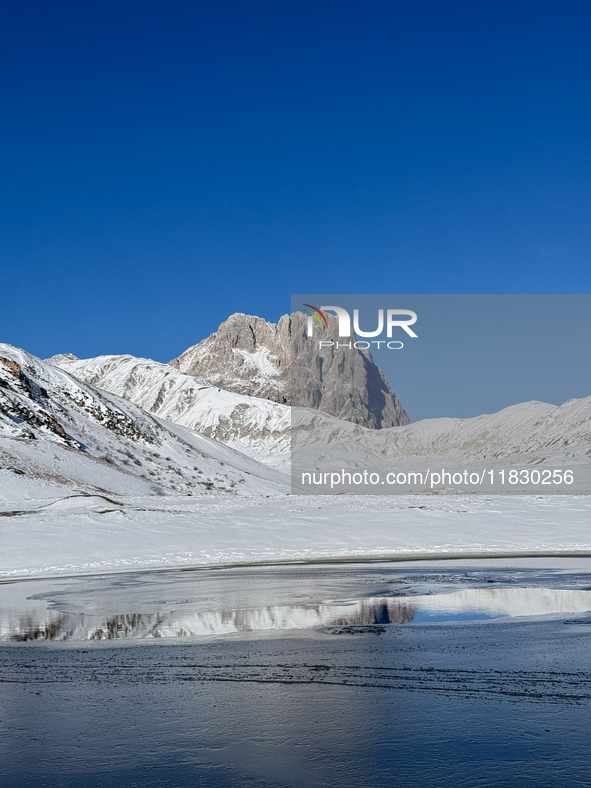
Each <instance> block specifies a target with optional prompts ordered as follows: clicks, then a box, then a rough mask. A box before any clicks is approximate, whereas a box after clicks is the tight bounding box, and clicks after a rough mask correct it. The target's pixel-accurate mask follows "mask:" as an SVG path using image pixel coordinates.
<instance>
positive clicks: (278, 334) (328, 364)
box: [170, 312, 410, 429]
mask: <svg viewBox="0 0 591 788" xmlns="http://www.w3.org/2000/svg"><path fill="white" fill-rule="evenodd" d="M327 318H328V329H325V331H326V335H323V336H324V338H330V337H331V336H334V337H337V336H338V320H337V318H336V316H335V315H328V316H327ZM306 329H307V317H306V315H304V314H302V313H301V312H294V313H293V314H291V315H283V316H282V317H281V319H280V320H279V322H278V323H277V324H275V323H269V322H267V321H266V320H263V319H262V318H260V317H253V316H252V315H243V314H241V313H237V314H234V315H231V316H230V317H229V318H228V320H226V321H225V322H224V323H222V325H221V326H220V327H219V329H218V330H217V331H215V332H214V333H213V334H211V335H210V336H209V337H207V339H204V340H203V341H201V342H199V343H198V344H197V345H194V346H193V347H190V348H189V349H188V350H186V351H185V352H184V353H182V354H181V355H180V356H179V357H178V358H176V359H173V360H172V361H171V362H170V364H171V366H173V367H174V368H175V369H178V370H179V371H180V372H184V373H186V374H188V375H193V376H195V377H196V378H198V379H199V380H203V381H205V382H207V383H209V384H210V385H213V386H216V387H218V388H220V389H226V390H227V391H232V392H235V393H237V394H247V395H249V396H254V397H260V398H265V399H269V400H272V401H274V402H279V403H285V404H291V405H297V406H298V407H304V408H313V409H316V410H319V411H322V412H323V413H327V414H329V415H331V416H336V417H337V418H339V419H344V420H345V421H350V422H352V423H353V424H361V425H363V426H365V427H370V428H373V429H376V428H377V429H380V428H383V427H395V426H398V425H401V424H408V423H409V421H410V419H409V418H408V415H407V413H406V412H405V410H404V408H403V407H402V405H401V404H400V402H399V401H398V399H397V398H396V396H395V394H394V392H393V391H392V389H391V388H390V385H389V384H388V381H387V380H386V378H385V376H384V373H383V372H382V370H381V369H380V368H379V367H378V366H377V365H376V364H375V363H374V361H373V359H372V357H371V354H370V353H369V352H368V351H366V350H357V349H356V348H354V347H353V348H343V347H341V348H340V349H336V346H335V347H333V346H329V347H323V348H319V345H318V343H317V342H315V341H312V340H310V339H308V338H307V334H306ZM351 340H352V341H355V336H354V334H353V333H352V334H351Z"/></svg>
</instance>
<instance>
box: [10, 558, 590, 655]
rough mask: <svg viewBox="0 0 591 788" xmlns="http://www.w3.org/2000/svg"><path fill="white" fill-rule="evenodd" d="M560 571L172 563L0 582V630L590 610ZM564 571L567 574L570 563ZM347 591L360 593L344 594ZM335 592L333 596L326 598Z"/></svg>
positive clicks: (130, 632)
mask: <svg viewBox="0 0 591 788" xmlns="http://www.w3.org/2000/svg"><path fill="white" fill-rule="evenodd" d="M564 578H565V575H564V572H561V571H560V570H557V571H550V572H548V571H546V573H545V574H540V572H539V571H537V572H536V573H535V574H533V575H532V573H531V570H528V571H523V570H517V571H516V570H511V569H493V568H490V569H487V570H485V571H484V573H483V570H481V569H474V570H471V571H470V570H467V571H463V572H457V571H453V570H452V569H447V570H446V572H445V574H443V575H440V576H434V575H433V572H432V571H431V570H429V569H420V570H419V571H418V572H417V571H415V570H408V569H404V568H401V567H400V565H398V566H396V565H392V566H389V567H387V568H386V569H383V568H378V567H366V568H364V569H360V568H356V569H350V568H347V569H344V570H343V569H342V568H335V567H326V568H323V569H321V570H318V569H317V568H312V567H298V568H296V569H294V568H288V569H286V568H280V569H277V568H274V569H273V568H269V569H263V570H261V569H256V570H255V569H241V570H233V571H229V570H217V571H215V570H214V571H208V572H203V571H199V570H195V571H189V572H178V571H171V572H162V573H138V574H133V575H128V576H107V577H103V578H78V579H68V580H53V581H42V582H38V581H33V582H25V583H15V584H5V585H4V586H0V639H1V640H4V641H27V640H56V641H72V640H73V641H76V640H78V641H80V640H113V639H126V638H134V639H143V638H179V637H197V638H199V637H216V636H217V637H220V636H227V635H239V634H240V633H256V632H260V633H264V632H289V631H291V630H299V629H301V630H309V629H314V628H318V627H338V626H356V627H363V626H373V625H384V624H410V623H414V624H418V623H428V622H437V621H449V622H453V621H473V620H474V621H475V620H483V619H488V618H498V617H502V616H509V617H520V616H548V615H556V614H565V613H566V614H573V615H575V614H582V613H590V612H591V590H588V589H587V588H572V587H571V588H569V587H566V588H564V587H560V586H561V584H562V585H564V584H565V579H564ZM569 578H570V579H569V581H568V582H571V583H572V582H573V580H572V573H571V574H569ZM458 586H459V589H458ZM455 589H458V590H455ZM421 590H423V591H424V590H428V593H420V592H421ZM347 591H350V592H352V593H355V592H357V593H358V592H360V591H363V592H364V594H363V596H362V597H361V598H350V597H349V596H348V594H347ZM331 592H332V594H333V595H334V593H335V592H338V594H339V598H338V599H335V598H334V597H333V598H329V597H330V595H331ZM378 592H379V593H378ZM327 595H329V596H328V597H327Z"/></svg>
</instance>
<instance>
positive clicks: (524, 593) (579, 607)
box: [412, 588, 591, 616]
mask: <svg viewBox="0 0 591 788" xmlns="http://www.w3.org/2000/svg"><path fill="white" fill-rule="evenodd" d="M412 601H413V604H414V605H416V607H417V609H419V610H424V611H426V612H428V613H445V614H453V613H468V612H480V613H485V614H488V615H497V616H544V615H551V614H553V613H588V612H591V591H577V590H562V589H552V588H466V589H464V590H462V591H454V592H453V593H452V594H435V595H432V596H415V597H412Z"/></svg>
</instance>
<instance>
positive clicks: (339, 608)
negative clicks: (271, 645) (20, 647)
mask: <svg viewBox="0 0 591 788" xmlns="http://www.w3.org/2000/svg"><path fill="white" fill-rule="evenodd" d="M414 613H415V606H414V604H412V602H411V601H410V600H407V599H402V600H401V599H392V598H370V599H364V600H360V601H352V602H336V603H326V604H319V605H275V606H273V605H269V606H267V607H261V608H254V609H250V610H219V611H218V610H216V611H210V612H197V611H195V612H190V611H187V610H186V609H185V610H182V611H179V610H176V611H170V612H159V613H132V614H120V615H112V616H96V615H85V614H73V613H61V612H58V611H55V610H48V611H46V613H45V614H43V613H41V614H40V613H39V612H38V611H37V612H35V613H25V614H22V613H21V614H19V613H18V612H16V611H14V610H12V611H9V610H5V611H0V640H111V639H122V638H138V639H142V638H176V637H204V636H211V635H215V636H220V635H232V634H236V633H240V632H263V631H272V630H285V631H288V630H292V629H313V628H315V627H323V626H353V625H354V626H368V625H372V624H405V623H408V622H410V621H412V619H413V616H414Z"/></svg>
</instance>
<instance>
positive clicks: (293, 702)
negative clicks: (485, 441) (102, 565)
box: [0, 559, 591, 788]
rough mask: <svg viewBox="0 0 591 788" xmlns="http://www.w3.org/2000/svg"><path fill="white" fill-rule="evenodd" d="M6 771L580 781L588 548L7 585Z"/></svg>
mask: <svg viewBox="0 0 591 788" xmlns="http://www.w3.org/2000/svg"><path fill="white" fill-rule="evenodd" d="M0 641H1V642H0V784H2V786H6V788H25V786H27V787H28V786H30V785H36V786H46V787H47V788H54V787H55V788H57V787H58V786H64V787H65V788H78V786H89V787H90V788H94V787H95V786H96V787H97V788H98V787H99V786H100V787H101V788H103V786H104V787H105V788H106V786H115V787H118V786H138V787H139V786H141V787H142V788H144V787H146V788H151V787H152V786H154V788H155V787H156V786H166V787H167V788H173V786H178V787H179V788H181V786H183V787H184V786H213V787H214V788H215V787H217V786H223V787H224V788H225V787H226V786H228V787H229V786H232V788H236V787H238V788H240V787H241V786H286V787H287V786H293V787H294V788H296V787H299V786H302V787H303V786H331V787H332V786H335V788H336V786H339V787H341V786H346V787H347V788H349V787H350V788H370V787H371V786H376V788H377V787H378V786H379V787H380V788H381V787H382V786H384V788H385V787H386V786H388V787H389V788H390V787H391V786H400V788H407V787H409V786H410V787H412V786H417V788H418V786H426V788H435V786H437V787H438V788H439V786H441V785H442V784H444V783H449V784H450V785H453V786H454V788H458V787H459V788H463V787H464V786H465V788H468V787H469V786H470V788H471V787H472V786H474V785H478V786H485V787H486V786H514V785H515V786H517V785H527V786H555V785H569V786H589V785H591V754H590V753H589V748H588V744H587V739H588V730H589V729H590V727H591V659H590V657H589V653H590V646H591V560H589V559H535V560H534V559H521V560H520V559H511V560H507V559H502V560H501V559H499V560H498V561H493V560H487V561H486V562H483V561H477V560H474V561H462V562H459V561H447V562H445V561H443V562H413V563H391V564H349V565H334V564H333V565H302V566H293V567H265V568H260V567H258V568H237V569H226V570H191V571H189V570H187V571H167V572H154V573H149V572H148V573H137V574H129V575H115V576H107V577H87V578H71V579H65V578H60V579H58V580H53V581H52V580H43V581H24V582H13V583H3V584H0Z"/></svg>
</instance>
